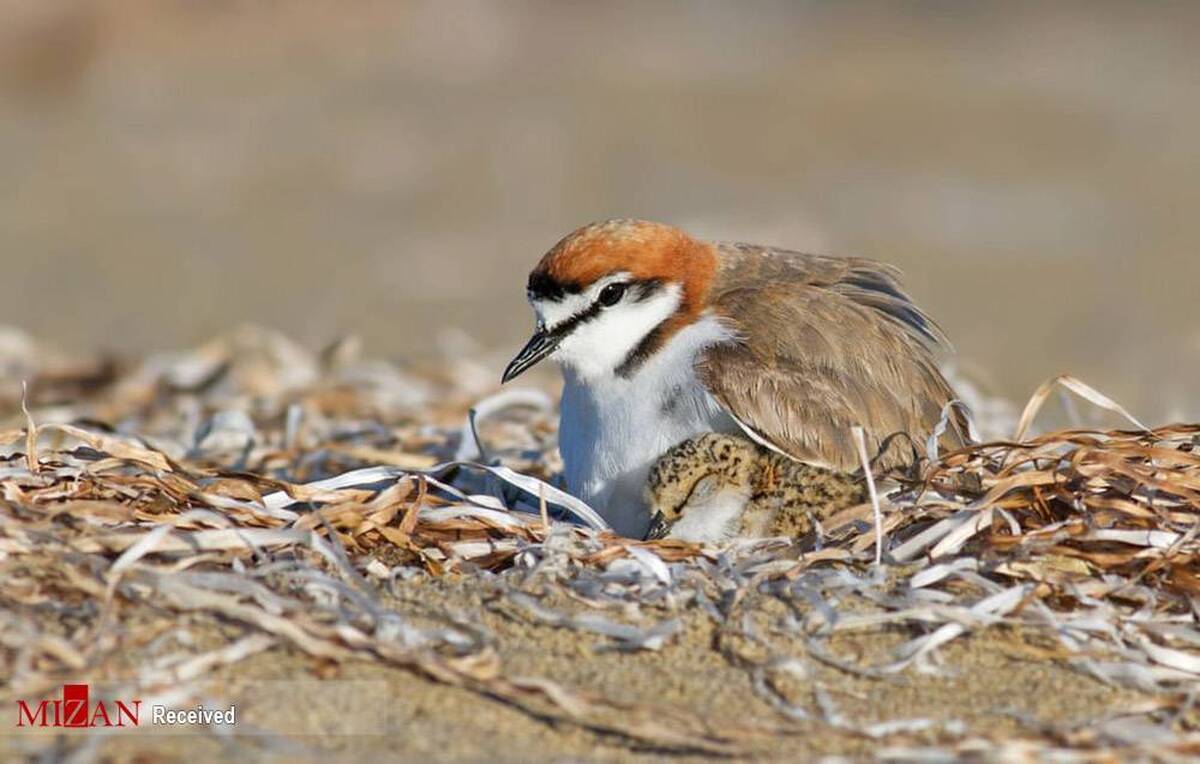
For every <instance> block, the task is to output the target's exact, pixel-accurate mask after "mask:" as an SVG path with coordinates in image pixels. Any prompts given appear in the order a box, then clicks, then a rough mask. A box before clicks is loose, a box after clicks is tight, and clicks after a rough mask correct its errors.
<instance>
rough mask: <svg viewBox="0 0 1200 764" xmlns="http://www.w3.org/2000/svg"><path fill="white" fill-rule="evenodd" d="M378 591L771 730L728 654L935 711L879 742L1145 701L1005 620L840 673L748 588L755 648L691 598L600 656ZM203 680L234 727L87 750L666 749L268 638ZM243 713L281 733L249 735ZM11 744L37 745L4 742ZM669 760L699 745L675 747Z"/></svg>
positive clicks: (821, 748) (845, 698) (592, 680)
mask: <svg viewBox="0 0 1200 764" xmlns="http://www.w3.org/2000/svg"><path fill="white" fill-rule="evenodd" d="M386 601H387V602H388V604H389V605H392V606H394V607H395V609H396V610H397V611H398V612H400V613H402V614H405V615H406V616H410V617H413V618H414V619H415V621H416V622H420V621H421V620H423V619H425V620H428V619H429V617H430V614H431V613H432V612H435V611H437V612H451V613H456V614H457V615H458V616H459V617H460V618H462V619H465V621H466V622H469V623H472V624H474V625H476V626H477V627H478V628H479V629H480V630H482V631H483V632H484V633H486V634H487V635H488V639H489V640H491V642H492V644H493V645H494V647H495V649H496V650H497V652H498V654H499V656H500V659H501V661H502V663H503V665H504V666H505V670H506V672H508V673H509V674H511V675H514V676H540V677H548V678H552V679H553V680H555V681H557V682H559V683H561V684H563V685H564V686H567V687H572V688H588V689H589V690H590V691H592V692H595V693H599V694H601V695H605V696H607V697H610V698H612V699H615V700H619V701H625V702H631V703H638V704H648V705H651V706H658V705H660V704H661V705H662V706H663V707H676V708H681V709H686V710H687V711H688V712H690V713H694V714H696V715H698V716H700V717H702V718H705V719H709V720H714V721H718V722H727V723H728V722H737V723H754V722H763V723H765V724H767V725H768V726H769V725H771V724H778V723H779V722H780V721H782V717H781V716H780V715H779V713H778V712H777V711H776V710H775V709H773V708H772V707H771V706H770V705H769V704H767V703H766V702H764V700H763V699H762V698H761V697H760V696H759V695H758V694H756V693H755V692H754V690H753V687H752V681H753V680H752V678H751V675H750V673H749V672H747V671H746V670H743V669H742V668H740V667H739V666H738V665H737V656H739V655H747V656H750V657H754V658H761V657H764V656H766V655H771V656H776V657H779V658H783V657H786V656H790V657H793V658H795V659H796V661H795V664H794V665H795V670H794V672H788V671H780V672H778V673H773V674H771V676H770V677H769V678H768V681H770V682H771V683H772V685H773V687H775V689H776V690H777V691H778V692H779V693H780V695H781V696H782V697H784V698H786V699H787V700H788V702H790V703H793V704H794V705H795V706H798V707H800V708H803V709H805V710H806V711H807V712H809V713H810V714H812V715H813V716H814V717H816V718H820V717H822V716H825V717H826V718H834V717H840V718H844V719H845V720H849V721H851V722H853V723H857V724H860V725H865V724H874V723H886V722H899V723H902V722H904V721H906V720H913V719H927V720H929V721H930V722H931V724H930V726H929V728H928V729H926V730H923V731H915V732H910V733H904V732H901V733H900V734H892V735H887V736H886V737H884V738H883V741H884V742H885V743H886V745H888V746H901V747H918V748H919V747H922V746H938V745H943V744H946V743H949V742H952V741H954V740H961V739H962V738H964V737H968V738H978V739H979V740H980V741H981V742H980V743H979V745H980V746H981V747H983V748H984V749H985V750H986V749H987V747H988V746H989V745H991V744H995V743H1000V742H1003V741H1012V740H1014V739H1017V738H1029V739H1031V740H1040V741H1043V742H1044V741H1045V740H1046V739H1047V737H1048V736H1049V737H1050V738H1051V739H1053V738H1054V737H1055V734H1050V733H1056V734H1057V735H1065V734H1067V732H1068V731H1069V730H1070V729H1071V727H1072V726H1073V725H1075V724H1077V723H1081V722H1085V721H1091V722H1094V721H1095V720H1096V719H1098V718H1103V717H1106V716H1113V717H1116V716H1120V715H1121V713H1122V712H1123V711H1127V710H1130V709H1133V708H1134V707H1135V706H1137V705H1138V704H1143V705H1144V703H1145V701H1147V700H1148V699H1150V696H1144V695H1139V694H1137V693H1133V692H1130V691H1127V690H1117V689H1113V688H1111V687H1108V686H1105V685H1104V684H1102V683H1100V682H1098V681H1096V680H1093V679H1090V678H1088V677H1085V676H1083V675H1081V674H1079V673H1077V672H1076V671H1074V670H1073V669H1071V668H1070V667H1068V666H1067V665H1065V664H1063V663H1061V662H1058V661H1056V660H1054V659H1053V657H1052V656H1053V655H1054V650H1053V648H1052V647H1051V645H1050V643H1049V642H1048V641H1047V640H1046V639H1045V638H1044V635H1039V634H1037V633H1030V632H1026V633H1019V632H1015V631H1013V630H1011V629H1009V628H1007V627H996V628H993V629H990V630H987V631H984V632H981V633H979V634H977V635H976V636H973V637H970V638H967V639H964V640H960V641H957V642H955V643H954V644H952V645H950V646H949V647H948V648H946V649H945V650H944V652H943V653H942V657H943V659H944V661H943V663H942V665H941V666H940V670H939V672H938V674H937V675H926V674H921V673H917V672H914V671H911V670H910V671H907V672H905V673H903V674H899V675H896V676H892V677H888V678H885V679H873V678H869V677H864V676H859V675H856V674H851V673H847V672H844V671H841V670H838V669H835V668H832V667H830V666H827V665H824V664H822V663H818V662H816V661H813V660H812V659H811V658H809V657H806V654H805V651H804V648H803V646H802V645H799V644H796V643H795V642H794V641H792V640H790V639H788V638H787V637H785V636H781V634H780V633H778V632H777V633H775V634H772V629H771V624H772V623H773V622H776V621H778V620H779V619H780V618H782V617H784V615H785V610H786V608H785V607H784V606H783V605H782V604H781V603H780V602H779V601H778V600H776V599H773V598H770V597H765V596H759V595H748V596H747V599H746V601H745V602H744V603H743V607H744V612H745V613H746V616H747V617H748V618H750V619H752V620H753V622H754V623H755V624H756V626H757V628H758V630H759V633H760V634H762V635H763V636H764V639H763V641H762V643H761V644H759V643H755V642H753V641H749V640H746V639H744V638H739V637H736V636H730V635H721V634H718V633H716V632H715V630H714V628H713V624H712V622H711V621H710V620H709V619H708V618H707V616H706V615H704V614H703V613H702V612H699V610H697V609H692V610H690V611H687V612H685V613H684V615H683V621H684V625H685V629H684V630H683V631H682V632H681V633H680V634H679V635H678V636H677V637H676V638H674V639H672V640H670V641H669V642H668V644H666V645H665V646H664V647H663V648H662V649H661V650H660V651H657V652H648V651H643V652H639V653H635V654H623V653H618V652H613V651H606V650H603V649H600V648H601V647H602V644H601V643H602V642H603V640H602V639H600V638H596V639H594V640H593V639H590V638H589V637H587V636H583V635H580V634H579V633H578V632H573V631H566V630H561V629H557V628H553V627H549V626H546V625H542V624H535V623H532V622H530V621H529V620H528V619H526V618H522V617H520V616H519V615H516V614H514V613H512V612H511V611H510V610H509V611H506V609H505V608H503V607H498V606H497V605H496V602H497V600H495V598H493V597H491V596H489V583H488V582H487V581H485V580H477V579H473V578H469V577H468V578H459V579H457V580H437V579H430V578H425V577H422V578H420V579H417V580H414V581H409V582H406V583H400V584H397V585H396V586H395V587H394V591H393V593H392V595H391V596H389V597H388V598H387V600H386ZM547 602H548V603H550V604H553V605H554V606H555V607H559V608H562V609H570V608H571V603H570V602H569V601H568V600H566V598H563V597H561V596H554V595H551V597H550V598H549V599H548V600H547ZM863 607H864V608H866V606H865V605H863ZM647 613H648V614H651V615H652V614H653V611H652V610H647ZM122 624H123V625H122V627H121V628H122V629H125V630H128V631H129V632H132V633H141V634H146V635H150V634H157V633H161V632H162V631H163V630H164V629H168V628H178V627H182V628H185V629H186V630H188V631H189V632H191V633H192V634H193V635H194V637H195V639H196V642H197V644H199V645H204V644H206V643H211V644H213V645H217V644H220V643H221V642H222V641H224V640H228V639H230V638H231V637H233V636H235V635H236V634H237V633H238V632H239V629H238V627H235V626H233V625H231V624H219V623H215V622H213V621H212V620H210V618H209V617H208V616H200V617H194V618H184V619H182V620H181V621H179V622H177V623H169V622H164V620H163V616H162V615H161V614H160V613H156V612H152V611H149V610H144V609H143V610H137V609H136V608H133V609H132V610H131V611H130V612H126V613H125V614H124V615H123V618H122ZM906 636H911V635H906V634H905V633H904V632H902V631H897V630H894V629H884V630H881V631H872V632H868V633H862V634H855V635H852V636H843V637H840V638H838V639H836V640H834V642H833V643H832V646H833V648H834V653H835V654H836V656H837V657H838V658H841V659H844V660H847V661H850V662H852V663H855V664H869V663H873V662H878V661H882V660H883V659H884V658H885V657H886V654H887V650H888V649H889V648H892V647H895V645H896V644H898V643H899V641H901V640H902V639H903V638H905V637H906ZM130 641H131V642H132V643H136V642H138V641H139V640H137V639H133V640H130ZM141 641H142V642H146V640H144V639H143V640H141ZM150 657H152V656H148V655H146V654H145V652H144V651H139V650H138V649H133V650H123V651H121V653H120V654H119V655H114V656H112V660H111V664H112V668H111V673H110V672H106V674H107V675H108V676H107V678H109V679H113V680H115V679H117V678H119V676H120V673H121V666H122V665H125V666H128V665H137V664H138V663H139V662H141V661H144V660H146V659H148V658H150ZM206 686H208V687H210V693H211V698H212V702H213V703H214V705H216V706H217V707H221V706H222V704H224V703H237V704H238V705H239V714H242V715H243V716H241V717H240V718H239V724H241V725H243V727H242V729H239V731H238V732H237V734H236V736H235V737H231V738H227V739H221V738H220V737H219V736H216V735H214V734H213V733H211V732H207V733H203V734H197V735H177V734H173V735H169V736H158V737H154V736H150V735H145V734H141V733H133V734H130V735H125V736H115V737H110V738H108V739H106V740H104V741H103V742H102V743H100V744H99V745H98V747H97V748H95V749H88V750H87V753H88V755H98V756H99V757H100V760H103V761H129V762H157V761H163V762H170V761H188V760H197V759H203V760H219V761H246V760H262V761H288V760H295V759H297V758H300V759H307V760H312V761H324V760H329V759H330V758H335V759H338V760H350V759H353V760H360V761H384V760H393V759H397V758H398V759H402V760H408V761H416V760H428V761H485V760H487V761H513V762H517V761H559V760H564V759H566V760H571V759H580V758H587V759H592V760H620V761H625V760H647V761H648V760H657V759H659V758H661V755H662V752H660V751H654V750H647V749H646V748H644V747H641V746H639V745H638V744H636V743H631V742H630V741H628V740H625V739H623V738H620V737H618V736H614V735H606V734H600V733H595V732H591V731H588V730H584V729H580V728H579V727H577V726H574V725H572V724H563V723H551V722H547V721H542V720H539V719H537V718H533V717H531V716H529V715H527V714H525V713H522V712H521V711H518V710H516V709H514V708H512V707H510V706H507V705H505V704H503V703H500V702H497V701H495V700H492V699H490V698H487V697H482V696H480V695H478V694H475V693H473V692H470V691H467V690H461V689H455V688H450V687H446V686H443V685H439V684H437V683H434V682H431V681H429V680H428V679H424V678H422V677H419V676H416V675H414V674H412V673H410V672H407V671H403V670H398V669H395V668H390V667H387V666H382V665H377V664H373V663H370V662H365V661H364V662H354V663H349V664H344V665H343V666H341V667H340V668H337V667H332V666H328V665H322V663H321V662H320V661H317V660H315V659H313V658H312V657H310V656H308V655H304V654H301V653H299V652H296V651H292V650H289V649H284V648H278V647H277V648H274V649H271V650H268V651H266V652H263V653H260V654H258V655H256V656H253V657H251V658H249V659H247V660H245V661H243V662H241V663H238V664H236V665H234V666H233V667H229V668H226V669H223V670H221V671H220V672H219V673H218V674H217V675H215V676H214V677H213V682H212V683H211V684H208V685H206ZM818 694H823V697H822V702H823V703H824V704H825V707H824V709H822V706H821V705H820V704H819V702H818V700H816V697H817V695H818ZM243 720H244V721H243ZM244 725H252V726H253V725H257V726H258V727H259V728H260V729H261V730H264V731H266V730H284V731H286V732H288V733H289V734H287V735H286V736H284V737H279V736H275V735H271V734H265V733H264V734H253V733H250V734H247V732H245V731H243V730H245V729H246V727H245V726H244ZM321 729H327V730H329V729H331V730H341V731H345V730H347V729H349V730H350V732H351V734H332V735H326V736H321V735H314V734H307V735H305V734H294V733H296V732H298V731H299V730H307V731H310V732H311V731H313V730H321ZM8 742H9V744H13V743H17V742H20V743H25V742H32V740H30V739H28V738H22V739H19V740H18V739H17V738H9V740H8ZM44 742H45V741H44V740H39V741H38V743H39V745H40V744H42V743H44ZM71 742H72V744H74V743H77V742H78V739H72V740H71ZM879 752H880V741H876V740H872V739H870V738H868V737H866V736H863V735H859V734H850V733H847V732H844V731H841V730H839V729H837V728H835V727H833V726H831V725H829V724H827V723H825V722H823V721H810V722H804V723H801V725H800V726H799V727H798V728H797V729H796V730H794V731H792V732H791V733H789V734H786V735H764V736H761V737H759V738H758V739H756V740H755V742H754V744H753V746H752V749H751V751H750V753H752V754H753V756H755V757H758V758H769V759H798V758H799V759H806V758H813V757H819V756H825V755H842V756H850V757H854V758H859V757H863V756H868V755H870V754H872V753H875V754H878V753H879ZM76 753H77V755H78V754H79V752H78V751H77V752H76ZM675 758H678V759H679V760H690V759H692V758H704V757H700V756H693V755H686V754H683V755H679V754H676V755H675Z"/></svg>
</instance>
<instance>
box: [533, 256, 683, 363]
mask: <svg viewBox="0 0 1200 764" xmlns="http://www.w3.org/2000/svg"><path fill="white" fill-rule="evenodd" d="M618 285H619V286H621V287H622V289H623V292H622V296H624V295H625V294H631V295H632V297H633V300H634V301H635V302H643V301H645V300H648V299H649V298H650V297H653V296H654V295H655V294H657V293H658V292H659V290H660V289H661V288H662V282H661V281H659V280H658V279H647V280H645V281H631V282H616V283H614V284H609V285H608V286H606V287H605V288H604V289H608V288H609V287H612V286H618ZM567 291H568V292H569V291H572V290H570V289H568V290H567ZM603 293H604V290H601V294H600V296H598V297H597V298H596V301H595V302H593V303H592V304H591V305H589V306H588V307H587V308H586V309H584V310H581V311H580V312H578V313H576V314H575V315H573V316H571V317H570V318H568V319H566V320H565V321H563V322H562V323H561V324H559V325H558V326H555V327H552V328H550V329H549V330H548V332H549V333H550V334H551V335H553V336H555V337H560V338H562V337H566V336H567V335H568V334H570V333H571V332H573V331H575V330H576V329H577V328H579V326H580V325H582V324H586V323H587V322H588V321H591V320H592V319H594V318H596V317H597V316H599V315H600V314H601V313H602V312H603V311H604V309H605V308H606V307H611V305H605V303H604V295H603ZM619 301H620V300H617V302H619ZM612 304H613V305H615V304H616V302H614V303H612ZM661 328H662V326H661V324H660V325H659V326H656V327H655V328H654V329H652V330H651V332H650V334H649V335H647V336H646V337H645V338H643V340H642V342H641V343H640V344H639V346H638V348H637V349H635V350H634V352H633V353H632V354H631V357H632V356H634V355H637V356H639V357H640V356H641V355H643V354H645V353H646V352H647V350H648V347H649V345H650V344H653V341H656V338H657V336H658V334H659V332H660V330H661ZM629 363H630V359H626V362H625V363H623V364H621V366H620V367H618V373H621V370H622V369H625V368H626V366H627V365H628V364H629Z"/></svg>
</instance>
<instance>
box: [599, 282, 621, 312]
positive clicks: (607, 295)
mask: <svg viewBox="0 0 1200 764" xmlns="http://www.w3.org/2000/svg"><path fill="white" fill-rule="evenodd" d="M624 296H625V285H624V284H609V285H608V286H606V287H604V289H601V290H600V304H601V305H603V306H604V307H606V308H611V307H612V306H613V305H616V304H617V303H619V302H620V301H621V298H622V297H624Z"/></svg>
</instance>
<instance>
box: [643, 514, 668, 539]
mask: <svg viewBox="0 0 1200 764" xmlns="http://www.w3.org/2000/svg"><path fill="white" fill-rule="evenodd" d="M670 532H671V526H670V525H668V524H667V518H665V517H663V513H662V512H655V513H654V517H653V518H651V520H650V530H648V531H646V538H645V540H646V541H654V540H655V539H664V538H666V537H667V534H668V533H670Z"/></svg>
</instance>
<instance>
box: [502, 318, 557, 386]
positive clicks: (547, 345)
mask: <svg viewBox="0 0 1200 764" xmlns="http://www.w3.org/2000/svg"><path fill="white" fill-rule="evenodd" d="M560 342H562V337H561V336H560V335H558V334H555V333H553V332H548V331H546V330H545V329H542V328H538V330H537V331H536V332H534V333H533V336H532V337H530V338H529V342H526V343H525V347H523V348H521V352H520V353H517V357H516V358H514V359H512V361H511V362H510V363H509V364H508V368H507V369H505V370H504V376H503V377H502V378H501V379H500V382H501V384H503V383H505V382H507V381H509V380H510V379H515V378H516V377H518V376H519V375H520V374H522V373H523V372H524V371H525V370H526V369H528V368H529V367H530V366H533V365H534V364H536V363H537V362H538V361H540V360H542V359H543V358H545V357H546V356H548V355H550V354H551V353H553V352H554V350H555V348H557V347H558V343H560Z"/></svg>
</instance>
